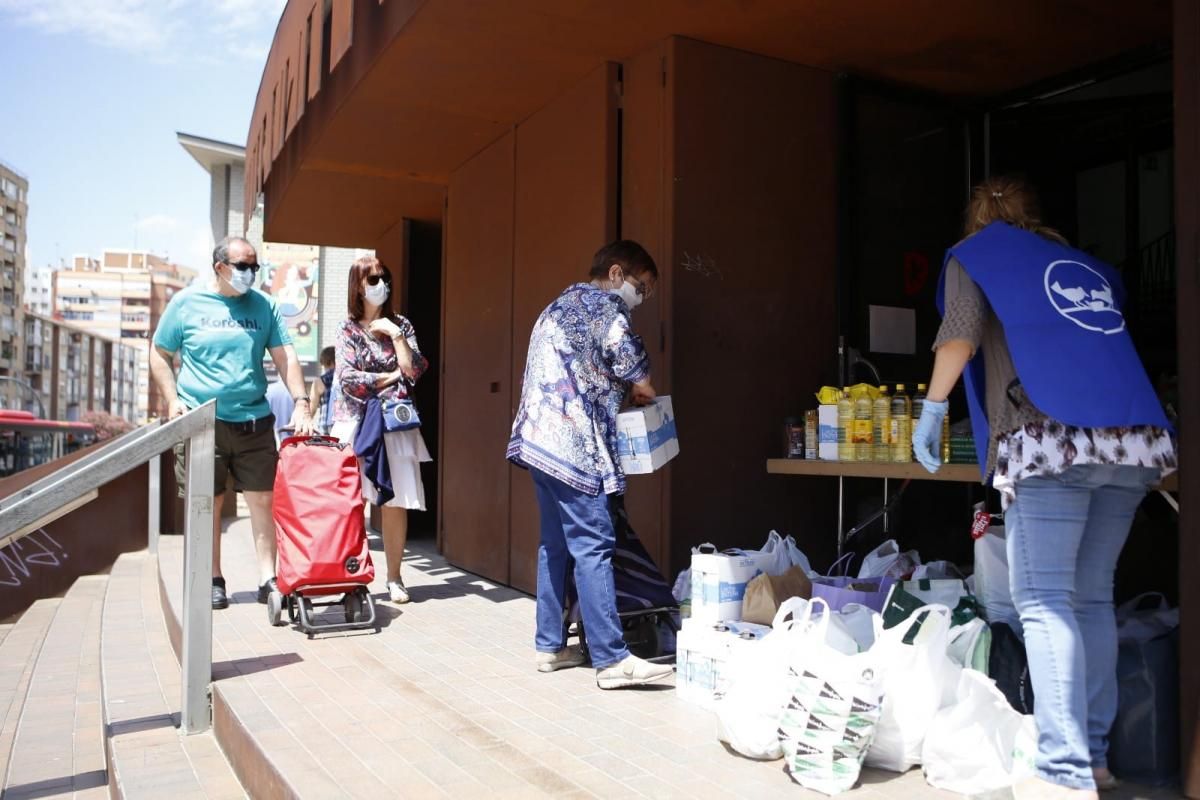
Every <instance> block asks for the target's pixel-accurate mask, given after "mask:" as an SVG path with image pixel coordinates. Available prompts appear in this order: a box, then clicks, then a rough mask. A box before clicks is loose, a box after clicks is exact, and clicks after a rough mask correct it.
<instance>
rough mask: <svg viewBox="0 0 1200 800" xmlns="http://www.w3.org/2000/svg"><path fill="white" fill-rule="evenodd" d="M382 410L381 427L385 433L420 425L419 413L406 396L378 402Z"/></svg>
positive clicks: (410, 428)
mask: <svg viewBox="0 0 1200 800" xmlns="http://www.w3.org/2000/svg"><path fill="white" fill-rule="evenodd" d="M379 407H380V408H381V409H382V411H383V429H384V431H386V432H387V433H391V432H393V431H409V430H412V429H413V428H419V427H421V415H420V414H418V413H417V407H416V406H415V405H413V401H412V400H410V399H408V398H407V397H402V398H400V399H399V400H384V401H382V402H381V403H380V404H379Z"/></svg>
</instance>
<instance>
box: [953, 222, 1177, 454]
mask: <svg viewBox="0 0 1200 800" xmlns="http://www.w3.org/2000/svg"><path fill="white" fill-rule="evenodd" d="M951 256H954V257H955V258H956V259H958V262H959V263H960V264H962V266H963V269H965V270H966V271H967V274H968V275H970V276H971V280H973V281H974V282H975V284H976V285H977V286H978V287H979V288H980V290H981V291H982V292H983V294H984V295H985V296H986V297H987V299H988V303H990V304H991V306H992V309H993V310H994V311H995V312H996V316H997V317H999V318H1000V322H1001V324H1002V325H1003V326H1004V336H1005V339H1006V340H1007V342H1008V349H1009V352H1010V353H1011V355H1012V361H1013V367H1014V368H1015V369H1016V371H1017V376H1018V377H1019V378H1020V381H1021V385H1022V387H1023V388H1024V389H1025V394H1026V395H1028V397H1029V399H1030V400H1031V401H1032V402H1033V404H1034V405H1035V406H1037V408H1038V409H1039V410H1041V411H1042V412H1044V413H1045V414H1047V415H1049V416H1050V417H1052V418H1054V419H1056V420H1058V421H1060V422H1063V423H1065V424H1067V425H1074V426H1077V427H1080V428H1114V427H1123V426H1130V425H1155V426H1157V427H1160V428H1166V429H1170V423H1168V422H1167V417H1166V414H1164V413H1163V409H1162V404H1161V403H1159V401H1158V396H1157V395H1156V394H1155V393H1154V387H1153V385H1152V384H1151V383H1150V379H1149V378H1148V377H1147V376H1146V369H1145V367H1143V366H1142V362H1141V359H1139V358H1138V354H1137V351H1136V350H1135V349H1134V346H1133V340H1132V339H1131V338H1130V336H1129V332H1128V331H1127V330H1126V329H1125V317H1124V316H1123V315H1122V313H1121V307H1122V305H1123V304H1124V300H1125V289H1124V286H1123V284H1122V283H1121V276H1120V275H1119V274H1118V273H1117V271H1116V270H1114V269H1113V268H1112V267H1110V266H1108V265H1107V264H1105V263H1103V262H1101V261H1098V260H1096V259H1095V258H1093V257H1091V256H1090V255H1088V254H1087V253H1083V252H1080V251H1079V250H1075V249H1072V248H1070V247H1067V246H1066V245H1063V244H1059V243H1057V242H1054V241H1051V240H1049V239H1046V238H1045V237H1042V236H1039V235H1037V234H1036V233H1030V232H1029V231H1026V230H1022V229H1020V228H1015V227H1013V226H1011V225H1006V224H1004V223H1002V222H993V223H992V224H991V225H988V226H987V227H986V228H984V229H983V230H981V231H979V232H978V233H976V234H974V235H973V236H971V237H969V238H967V239H965V240H963V241H962V242H959V243H958V244H957V245H955V246H954V247H952V248H950V249H949V250H948V251H947V253H946V261H947V262H949V260H950V257H951ZM945 292H946V270H945V268H944V267H943V269H942V276H941V279H940V280H939V282H938V293H937V303H938V311H940V312H941V313H942V314H943V315H944V314H945ZM985 355H986V354H985V353H983V352H982V351H980V352H977V353H976V354H975V357H974V358H973V359H971V362H970V363H969V364H968V365H967V369H966V371H965V373H964V377H965V380H966V384H967V405H968V406H969V408H970V411H971V426H972V429H973V431H974V435H975V447H976V450H977V452H978V454H979V466H980V469H981V470H983V469H986V464H987V451H988V440H989V438H990V436H991V432H990V430H989V428H988V421H987V404H986V400H985V397H986V394H985V390H986V387H985V386H984V370H983V359H984V357H985ZM984 477H985V478H986V477H987V476H986V475H985V476H984Z"/></svg>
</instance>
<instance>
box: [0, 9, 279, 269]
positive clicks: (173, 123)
mask: <svg viewBox="0 0 1200 800" xmlns="http://www.w3.org/2000/svg"><path fill="white" fill-rule="evenodd" d="M283 6H284V0H0V74H3V75H4V76H5V79H4V81H3V87H4V88H3V90H2V91H0V101H2V102H0V109H2V110H0V160H3V161H4V162H6V163H7V164H9V165H10V166H12V167H15V168H16V169H17V170H18V171H20V172H21V173H23V174H24V175H25V176H26V177H27V178H29V182H30V188H29V248H30V257H31V260H32V261H33V263H35V264H57V263H58V259H59V257H61V258H63V259H69V258H70V257H71V256H72V255H74V254H76V253H88V254H92V255H99V253H100V251H101V250H102V249H104V248H106V247H115V248H132V247H135V246H136V247H138V248H140V249H147V250H151V251H153V252H157V253H159V254H162V255H169V256H170V258H171V259H172V260H175V261H178V262H180V263H182V264H185V265H187V266H190V267H194V268H204V267H206V266H207V264H208V256H206V255H205V253H206V251H211V248H212V233H211V228H210V225H209V218H208V201H209V197H208V174H207V173H206V172H205V171H204V170H203V168H202V167H200V165H199V164H197V163H196V162H195V161H193V160H192V158H191V156H189V155H188V154H187V153H186V152H185V151H184V150H183V148H182V147H180V146H179V144H178V142H177V141H176V139H175V132H176V131H184V132H186V133H193V134H198V135H200V136H207V137H211V138H214V139H222V140H225V141H231V142H237V143H239V144H245V141H246V131H247V129H248V128H249V120H250V114H251V111H252V110H253V107H254V97H255V94H256V93H257V91H258V83H259V79H260V78H261V76H262V67H263V63H264V62H265V61H266V55H267V51H268V50H269V48H270V45H271V38H272V36H273V35H274V32H275V23H276V22H277V21H278V18H279V14H280V13H281V11H282V9H283Z"/></svg>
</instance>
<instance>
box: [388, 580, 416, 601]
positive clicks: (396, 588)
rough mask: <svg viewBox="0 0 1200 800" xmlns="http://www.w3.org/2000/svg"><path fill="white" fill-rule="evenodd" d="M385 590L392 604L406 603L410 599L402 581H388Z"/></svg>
mask: <svg viewBox="0 0 1200 800" xmlns="http://www.w3.org/2000/svg"><path fill="white" fill-rule="evenodd" d="M387 590H388V599H389V600H391V601H392V602H393V603H407V602H408V601H409V599H410V598H409V596H408V589H405V588H404V582H403V581H388V582H387Z"/></svg>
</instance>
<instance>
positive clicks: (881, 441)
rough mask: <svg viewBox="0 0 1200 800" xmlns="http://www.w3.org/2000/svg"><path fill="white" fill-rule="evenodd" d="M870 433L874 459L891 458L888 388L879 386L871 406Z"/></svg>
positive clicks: (885, 459)
mask: <svg viewBox="0 0 1200 800" xmlns="http://www.w3.org/2000/svg"><path fill="white" fill-rule="evenodd" d="M871 434H872V436H873V437H874V439H875V446H874V454H873V455H874V460H875V461H891V460H892V447H891V441H892V438H891V435H892V398H890V397H888V388H887V387H886V386H880V387H879V397H877V398H876V399H875V402H874V403H873V404H872V406H871Z"/></svg>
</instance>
